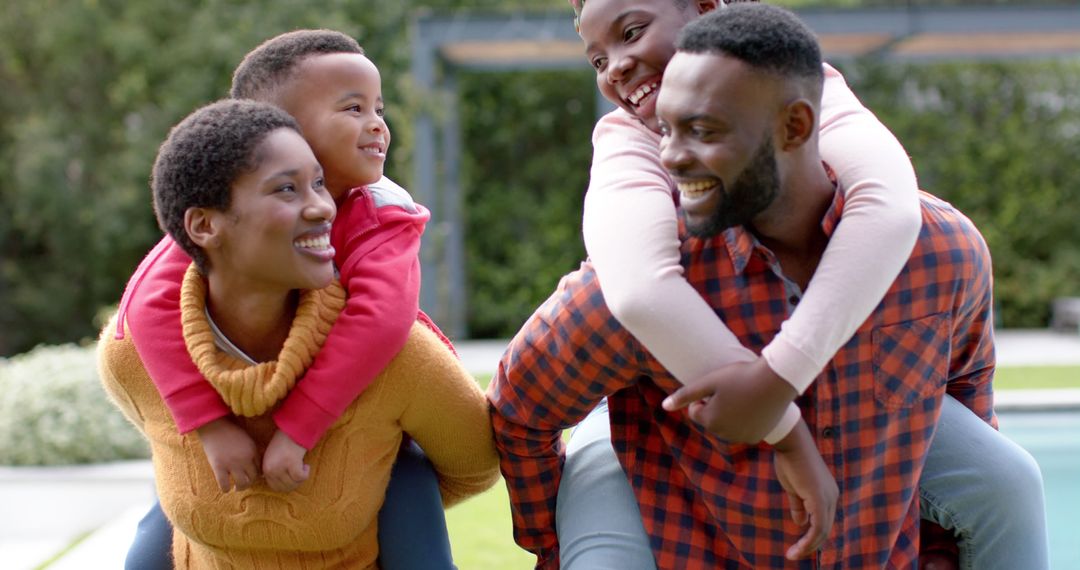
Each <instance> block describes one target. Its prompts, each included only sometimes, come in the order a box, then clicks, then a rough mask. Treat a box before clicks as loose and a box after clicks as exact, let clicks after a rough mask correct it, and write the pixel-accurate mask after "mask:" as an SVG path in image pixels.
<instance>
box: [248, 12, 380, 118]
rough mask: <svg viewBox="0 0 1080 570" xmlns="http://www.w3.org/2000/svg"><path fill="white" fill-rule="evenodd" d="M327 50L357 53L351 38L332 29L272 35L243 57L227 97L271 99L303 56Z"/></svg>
mask: <svg viewBox="0 0 1080 570" xmlns="http://www.w3.org/2000/svg"><path fill="white" fill-rule="evenodd" d="M331 53H358V54H361V55H363V53H364V48H362V47H360V44H359V43H357V42H356V40H355V39H353V38H351V37H349V36H347V35H345V34H343V33H341V32H337V31H334V30H296V31H292V32H286V33H284V34H281V35H278V36H274V37H272V38H270V39H268V40H266V41H265V42H263V43H262V44H260V45H259V46H258V47H256V48H255V49H253V50H251V51H250V52H248V54H247V55H246V56H244V60H243V61H241V62H240V65H239V66H237V68H236V71H235V72H233V80H232V88H231V89H230V90H229V96H230V97H232V98H234V99H255V100H258V101H271V102H273V101H274V99H275V97H276V94H277V90H278V89H280V88H281V86H282V85H283V84H285V83H286V82H287V81H288V80H289V79H290V76H291V75H292V73H293V72H295V71H296V66H297V64H299V63H300V62H301V61H303V60H304V59H306V58H308V57H311V56H314V55H323V54H331Z"/></svg>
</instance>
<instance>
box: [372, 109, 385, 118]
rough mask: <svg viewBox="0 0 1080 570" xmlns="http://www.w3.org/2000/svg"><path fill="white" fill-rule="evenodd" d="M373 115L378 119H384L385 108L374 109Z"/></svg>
mask: <svg viewBox="0 0 1080 570" xmlns="http://www.w3.org/2000/svg"><path fill="white" fill-rule="evenodd" d="M375 114H376V115H378V116H380V117H385V116H386V108H385V107H379V108H377V109H375Z"/></svg>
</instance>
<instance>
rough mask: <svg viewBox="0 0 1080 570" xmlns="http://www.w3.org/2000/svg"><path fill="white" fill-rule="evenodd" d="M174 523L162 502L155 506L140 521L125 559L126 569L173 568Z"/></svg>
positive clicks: (155, 569)
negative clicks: (163, 509) (170, 520)
mask: <svg viewBox="0 0 1080 570" xmlns="http://www.w3.org/2000/svg"><path fill="white" fill-rule="evenodd" d="M172 535H173V529H172V525H171V524H169V519H167V518H165V513H164V512H162V510H161V503H160V502H158V501H156V500H155V501H154V506H153V507H151V508H150V511H149V512H148V513H146V516H144V517H143V518H142V520H141V521H139V526H138V528H136V529H135V540H134V541H133V542H132V543H131V548H129V549H128V554H127V559H126V560H125V561H124V568H125V569H126V570H172V567H173V562H172Z"/></svg>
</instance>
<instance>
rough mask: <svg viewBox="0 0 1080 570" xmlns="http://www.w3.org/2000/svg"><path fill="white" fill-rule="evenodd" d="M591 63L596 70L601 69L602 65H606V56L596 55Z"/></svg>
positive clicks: (602, 68)
mask: <svg viewBox="0 0 1080 570" xmlns="http://www.w3.org/2000/svg"><path fill="white" fill-rule="evenodd" d="M591 63H592V66H593V69H595V70H597V71H603V70H604V66H605V65H607V58H606V57H597V58H594V59H593V60H592V62H591Z"/></svg>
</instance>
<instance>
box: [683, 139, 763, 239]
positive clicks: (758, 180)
mask: <svg viewBox="0 0 1080 570" xmlns="http://www.w3.org/2000/svg"><path fill="white" fill-rule="evenodd" d="M779 178H780V177H779V174H778V172H777V169H776V153H775V152H773V146H772V139H771V138H770V137H769V136H768V134H766V136H765V140H764V142H762V143H761V146H759V147H758V150H757V152H756V153H755V154H754V158H753V159H751V160H750V164H749V165H748V166H747V167H746V168H745V169H743V171H742V172H741V173H740V174H739V177H738V178H736V179H735V182H734V183H732V185H731V189H730V191H729V190H728V188H727V187H726V186H725V185H724V183H723V182H721V183H720V189H719V190H718V191H719V192H721V198H720V200H719V201H718V203H717V205H716V210H715V211H714V212H713V214H712V215H711V216H709V219H707V220H705V221H704V222H702V223H700V224H696V225H693V224H691V223H690V222H689V220H687V223H686V231H687V233H689V234H690V235H691V236H693V237H698V238H707V237H712V236H714V235H717V234H719V233H720V232H722V231H724V230H726V229H728V228H730V227H733V226H746V225H749V224H750V222H752V221H753V220H754V218H755V217H757V215H758V214H760V213H761V212H764V211H765V209H766V208H768V207H769V205H771V204H772V203H773V200H775V199H776V195H777V193H779V191H780V185H779ZM684 219H685V217H684Z"/></svg>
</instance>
